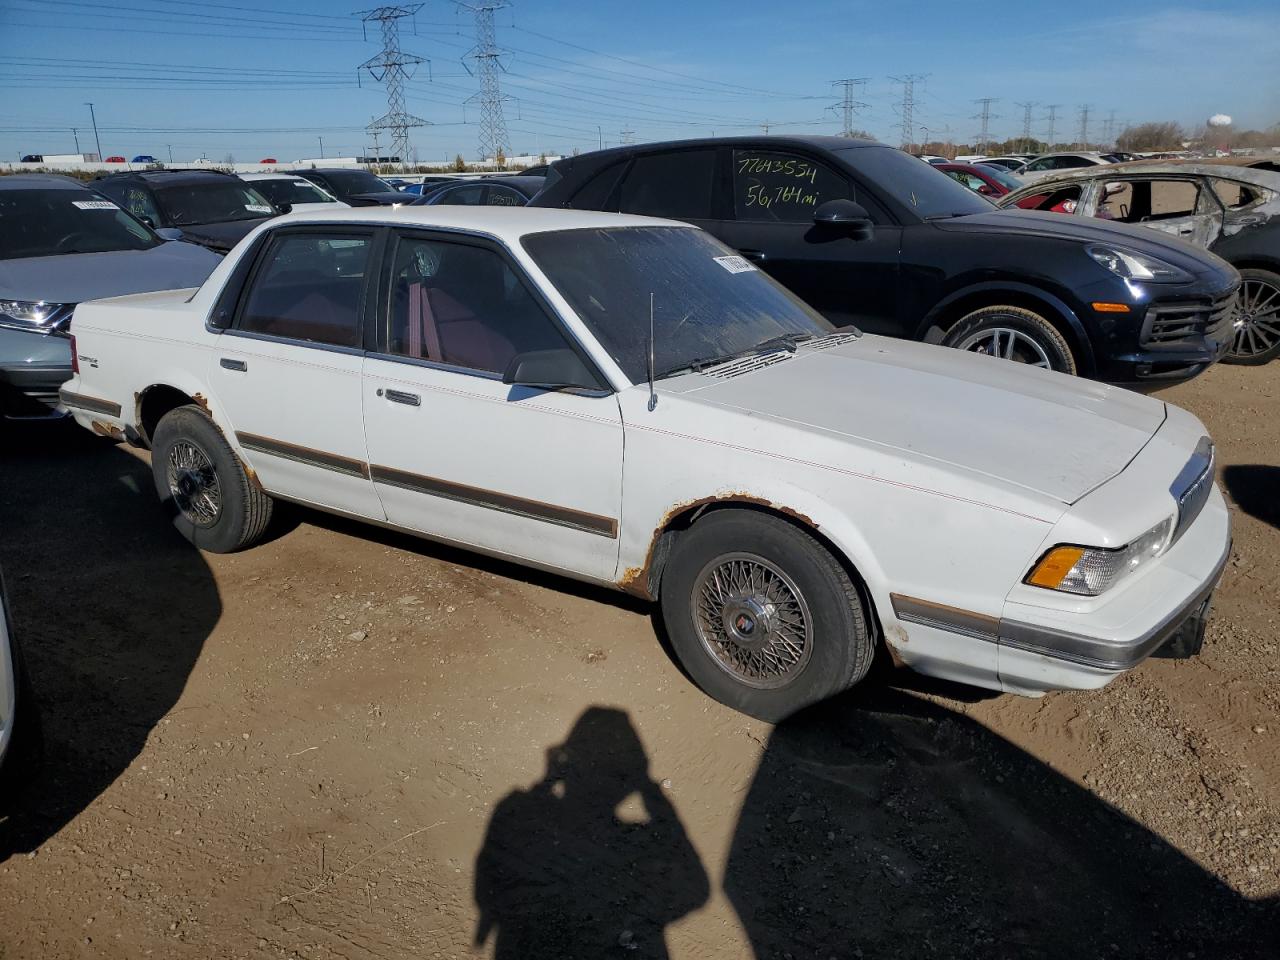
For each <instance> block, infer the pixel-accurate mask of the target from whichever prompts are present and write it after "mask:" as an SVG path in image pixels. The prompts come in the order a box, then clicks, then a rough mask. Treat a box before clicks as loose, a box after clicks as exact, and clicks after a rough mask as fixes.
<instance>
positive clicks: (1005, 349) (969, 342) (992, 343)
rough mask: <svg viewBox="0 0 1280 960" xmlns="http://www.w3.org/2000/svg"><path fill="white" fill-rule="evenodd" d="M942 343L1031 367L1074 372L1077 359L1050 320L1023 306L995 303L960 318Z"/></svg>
mask: <svg viewBox="0 0 1280 960" xmlns="http://www.w3.org/2000/svg"><path fill="white" fill-rule="evenodd" d="M942 342H943V345H944V346H948V347H955V348H956V349H957V350H968V351H969V352H971V353H983V354H987V355H988V356H992V357H1000V358H1001V359H1004V360H1013V361H1016V362H1018V363H1027V364H1030V365H1031V366H1033V367H1044V368H1045V369H1048V370H1057V371H1058V372H1059V373H1075V372H1076V370H1077V368H1076V358H1075V355H1074V354H1073V353H1072V352H1071V346H1070V344H1068V343H1067V341H1066V338H1065V337H1063V335H1062V334H1061V333H1060V332H1059V331H1058V328H1057V327H1055V326H1054V325H1053V324H1052V323H1050V322H1049V321H1048V320H1046V319H1045V318H1044V317H1042V316H1041V315H1040V314H1038V313H1035V312H1034V311H1031V310H1027V309H1025V308H1023V307H1013V306H1007V305H995V306H990V307H983V308H981V309H980V310H974V311H973V312H972V313H969V314H966V315H965V316H963V317H961V318H960V319H959V321H957V322H956V324H955V325H954V326H953V327H952V328H951V329H950V330H948V331H947V335H946V337H945V338H944V339H943V341H942Z"/></svg>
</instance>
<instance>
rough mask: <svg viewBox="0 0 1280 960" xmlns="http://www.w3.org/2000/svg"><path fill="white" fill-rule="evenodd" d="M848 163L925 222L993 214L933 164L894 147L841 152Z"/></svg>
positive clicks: (974, 195) (986, 205)
mask: <svg viewBox="0 0 1280 960" xmlns="http://www.w3.org/2000/svg"><path fill="white" fill-rule="evenodd" d="M836 152H837V153H839V154H841V155H842V157H843V159H844V160H845V162H846V163H848V164H849V166H851V167H852V168H853V169H854V170H856V171H857V172H858V173H860V174H861V175H862V176H863V178H864V179H865V180H867V181H869V182H870V183H871V184H872V185H873V186H875V187H878V188H879V189H880V190H881V191H882V192H884V193H887V194H889V195H890V196H892V197H893V198H894V199H895V200H897V201H898V203H900V204H901V205H902V206H904V207H906V208H907V209H908V210H910V211H911V212H912V213H914V214H915V215H916V216H917V217H919V218H920V219H922V220H935V219H942V218H945V217H963V216H966V215H968V214H971V213H990V212H991V204H990V202H988V201H987V200H984V199H983V198H982V197H981V196H979V195H978V194H976V193H974V192H973V191H972V190H970V189H969V188H968V187H965V186H961V185H960V184H959V183H957V182H956V181H955V180H952V179H951V178H950V177H948V176H947V175H946V174H945V173H943V172H942V171H941V170H935V169H934V168H933V164H931V163H923V162H921V161H920V160H917V159H916V158H915V157H913V156H911V155H910V154H907V153H903V152H902V151H901V150H895V149H894V148H893V147H851V148H847V149H844V150H837V151H836Z"/></svg>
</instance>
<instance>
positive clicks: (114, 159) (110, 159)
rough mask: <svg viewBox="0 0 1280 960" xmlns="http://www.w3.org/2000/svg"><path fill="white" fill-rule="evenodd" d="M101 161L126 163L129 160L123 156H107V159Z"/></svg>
mask: <svg viewBox="0 0 1280 960" xmlns="http://www.w3.org/2000/svg"><path fill="white" fill-rule="evenodd" d="M102 162H103V163H128V162H129V161H128V160H126V159H125V158H124V157H107V159H105V160H103V161H102Z"/></svg>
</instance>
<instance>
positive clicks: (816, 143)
mask: <svg viewBox="0 0 1280 960" xmlns="http://www.w3.org/2000/svg"><path fill="white" fill-rule="evenodd" d="M762 143H763V144H768V145H769V146H771V147H778V148H785V147H800V148H804V147H808V148H809V149H816V150H848V149H850V148H852V147H884V146H886V144H883V143H880V142H879V141H878V140H860V139H858V138H856V137H834V136H817V135H813V136H791V135H784V134H773V135H770V136H759V137H752V136H735V137H701V138H698V139H694V140H664V141H660V142H656V143H632V144H627V145H626V146H622V147H610V148H608V149H607V150H593V151H591V152H590V153H582V154H578V155H577V156H572V157H562V158H560V159H559V160H557V161H556V162H555V163H553V164H551V166H552V167H559V166H561V165H564V166H571V165H572V164H573V163H574V162H579V161H583V160H590V161H592V162H595V161H597V160H599V161H604V160H606V159H609V158H612V157H618V158H622V157H630V156H634V155H636V154H640V153H651V152H662V151H664V150H673V149H680V150H685V149H690V148H695V147H720V146H730V147H732V146H735V145H737V144H751V145H758V144H762Z"/></svg>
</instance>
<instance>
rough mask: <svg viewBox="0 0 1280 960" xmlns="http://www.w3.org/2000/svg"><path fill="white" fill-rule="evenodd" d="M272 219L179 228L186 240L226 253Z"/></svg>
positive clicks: (260, 218)
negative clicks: (256, 228) (260, 225)
mask: <svg viewBox="0 0 1280 960" xmlns="http://www.w3.org/2000/svg"><path fill="white" fill-rule="evenodd" d="M270 219H271V218H270V217H256V218H254V219H253V220H228V221H226V222H225V223H196V224H192V225H191V226H189V227H178V229H179V230H181V231H182V236H183V238H184V239H187V240H190V241H191V242H192V243H198V244H200V245H201V246H205V247H208V248H209V249H210V250H217V251H218V252H219V253H226V252H227V251H228V250H230V249H231V248H232V247H234V246H235V245H236V244H237V243H239V242H240V241H241V240H243V239H244V238H245V237H246V236H248V235H249V233H250V232H252V230H253V229H254V228H255V227H257V226H258V225H259V224H263V223H266V222H267V221H268V220H270Z"/></svg>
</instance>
